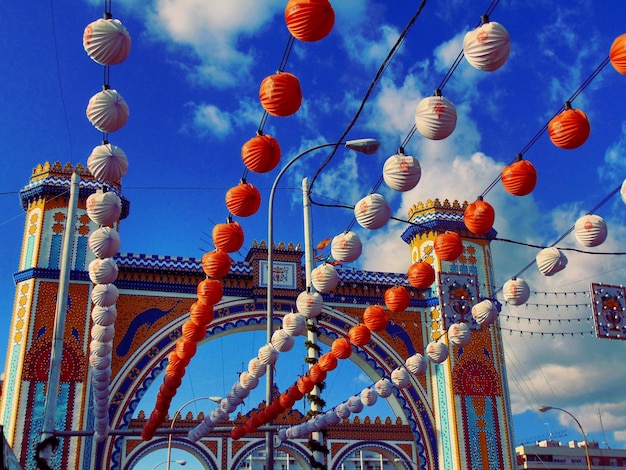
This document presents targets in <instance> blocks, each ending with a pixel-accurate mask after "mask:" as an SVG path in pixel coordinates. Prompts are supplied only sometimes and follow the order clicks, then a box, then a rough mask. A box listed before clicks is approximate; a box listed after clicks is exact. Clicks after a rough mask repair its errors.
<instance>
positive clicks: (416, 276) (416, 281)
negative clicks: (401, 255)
mask: <svg viewBox="0 0 626 470" xmlns="http://www.w3.org/2000/svg"><path fill="white" fill-rule="evenodd" d="M407 277H408V280H409V284H411V285H412V286H413V287H415V288H416V289H428V288H429V287H430V286H431V285H432V283H433V282H435V269H434V268H433V267H432V266H431V265H430V264H428V263H427V262H426V261H418V262H416V263H413V264H412V265H411V266H410V267H409V270H408V272H407Z"/></svg>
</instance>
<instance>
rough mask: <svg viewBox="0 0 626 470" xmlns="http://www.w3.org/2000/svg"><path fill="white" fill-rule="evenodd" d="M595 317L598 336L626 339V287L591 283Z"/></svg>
mask: <svg viewBox="0 0 626 470" xmlns="http://www.w3.org/2000/svg"><path fill="white" fill-rule="evenodd" d="M591 296H592V304H591V305H592V308H593V319H594V324H595V326H596V336H597V337H598V338H608V339H621V340H626V321H625V319H624V318H625V316H626V313H625V312H626V301H625V299H626V289H624V286H609V285H606V284H593V283H592V284H591Z"/></svg>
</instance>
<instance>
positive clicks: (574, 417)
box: [539, 406, 591, 470]
mask: <svg viewBox="0 0 626 470" xmlns="http://www.w3.org/2000/svg"><path fill="white" fill-rule="evenodd" d="M548 410H559V411H562V412H563V413H565V414H567V415H569V416H570V417H571V418H572V419H573V420H574V421H575V422H576V424H577V425H578V429H580V433H581V434H582V435H583V441H584V443H585V457H586V458H587V470H591V457H589V443H588V442H587V435H586V434H585V430H584V429H583V427H582V425H581V424H580V422H579V421H578V420H577V419H576V416H574V415H573V414H572V413H570V412H569V411H567V410H564V409H563V408H557V407H556V406H540V407H539V411H541V412H542V413H545V412H546V411H548Z"/></svg>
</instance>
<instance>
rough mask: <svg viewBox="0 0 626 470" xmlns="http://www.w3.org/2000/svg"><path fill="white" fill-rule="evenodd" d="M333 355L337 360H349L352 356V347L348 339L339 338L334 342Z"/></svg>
mask: <svg viewBox="0 0 626 470" xmlns="http://www.w3.org/2000/svg"><path fill="white" fill-rule="evenodd" d="M331 353H332V355H333V356H335V357H336V358H337V359H347V358H349V357H350V354H352V345H351V344H350V341H349V340H348V339H347V338H337V339H336V340H335V341H333V344H332V346H331Z"/></svg>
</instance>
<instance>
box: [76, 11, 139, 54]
mask: <svg viewBox="0 0 626 470" xmlns="http://www.w3.org/2000/svg"><path fill="white" fill-rule="evenodd" d="M130 45H131V39H130V34H129V33H128V30H127V29H126V27H125V26H124V25H123V24H122V22H121V21H120V20H117V19H112V18H100V19H97V20H96V21H93V22H92V23H89V24H88V25H87V27H86V28H85V30H84V31H83V48H84V49H85V52H87V55H88V56H89V57H91V58H92V59H93V60H94V61H95V62H97V63H99V64H100V65H106V66H111V65H117V64H120V63H122V62H124V61H125V60H126V57H128V54H129V53H130Z"/></svg>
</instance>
